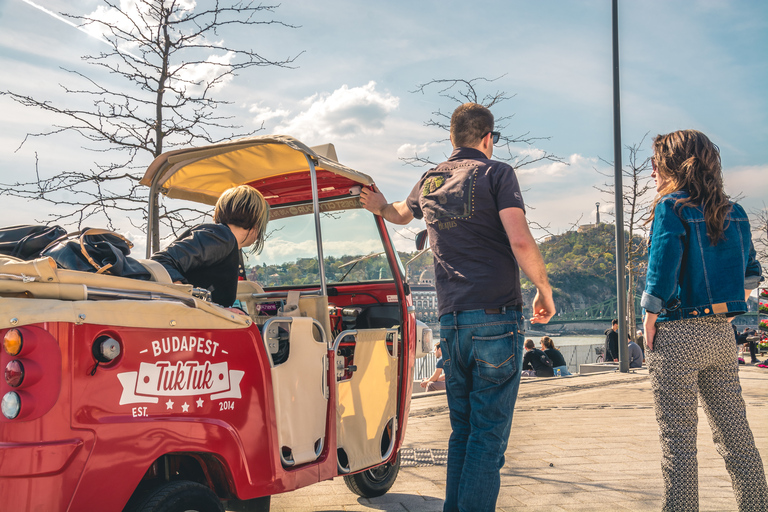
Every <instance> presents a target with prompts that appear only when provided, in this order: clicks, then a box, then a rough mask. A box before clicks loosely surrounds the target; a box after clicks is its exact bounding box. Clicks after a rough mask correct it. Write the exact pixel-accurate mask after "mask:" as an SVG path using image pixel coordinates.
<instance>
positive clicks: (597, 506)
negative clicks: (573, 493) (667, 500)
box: [559, 501, 658, 512]
mask: <svg viewBox="0 0 768 512" xmlns="http://www.w3.org/2000/svg"><path fill="white" fill-rule="evenodd" d="M559 507H560V509H562V510H566V511H568V512H593V511H598V510H601V511H602V510H611V511H613V510H616V511H621V512H624V511H628V510H635V509H634V508H632V505H631V504H628V503H614V502H612V501H608V502H600V501H596V502H593V503H573V502H566V503H560V504H559ZM649 510H650V509H649ZM657 510H658V509H657Z"/></svg>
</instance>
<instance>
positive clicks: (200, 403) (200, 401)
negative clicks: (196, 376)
mask: <svg viewBox="0 0 768 512" xmlns="http://www.w3.org/2000/svg"><path fill="white" fill-rule="evenodd" d="M197 406H198V407H202V406H203V399H202V398H198V399H197Z"/></svg>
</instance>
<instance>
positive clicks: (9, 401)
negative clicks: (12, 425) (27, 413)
mask: <svg viewBox="0 0 768 512" xmlns="http://www.w3.org/2000/svg"><path fill="white" fill-rule="evenodd" d="M0 408H2V411H3V416H5V417H6V418H8V419H9V420H12V419H14V418H15V417H16V416H18V415H19V411H21V398H19V394H18V393H16V392H15V391H9V392H8V393H6V394H5V396H3V402H2V405H1V406H0Z"/></svg>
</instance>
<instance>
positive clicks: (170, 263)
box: [152, 185, 269, 307]
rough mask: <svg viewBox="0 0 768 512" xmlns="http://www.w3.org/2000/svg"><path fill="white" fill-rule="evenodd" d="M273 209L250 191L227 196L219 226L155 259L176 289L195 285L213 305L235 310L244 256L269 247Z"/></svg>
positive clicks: (192, 234) (185, 237)
mask: <svg viewBox="0 0 768 512" xmlns="http://www.w3.org/2000/svg"><path fill="white" fill-rule="evenodd" d="M268 221H269V204H267V202H266V201H265V200H264V197H263V196H262V195H261V193H260V192H259V191H258V190H256V189H255V188H253V187H251V186H248V185H240V186H239V187H234V188H230V189H229V190H225V191H224V192H223V193H222V194H221V196H220V197H219V200H218V201H217V202H216V208H215V210H214V212H213V222H214V223H213V224H199V225H197V226H195V227H193V228H190V229H188V230H186V231H185V232H183V233H182V234H181V236H179V238H177V239H176V240H175V241H174V242H172V243H171V245H169V246H168V247H166V248H165V249H163V250H162V251H158V252H156V253H155V254H153V255H152V259H153V260H155V261H157V262H158V263H160V264H161V265H163V267H165V269H166V270H167V271H168V274H169V275H170V276H171V279H172V280H173V282H175V283H181V284H191V285H192V286H195V287H197V288H205V289H206V290H209V291H210V292H211V300H213V302H215V303H216V304H220V305H222V306H224V307H230V306H232V304H233V303H234V302H235V299H236V296H237V281H238V278H239V275H240V266H241V263H242V254H241V252H240V249H242V248H243V247H248V246H253V251H254V253H258V252H260V251H261V249H262V247H263V246H264V232H265V230H266V226H267V222H268Z"/></svg>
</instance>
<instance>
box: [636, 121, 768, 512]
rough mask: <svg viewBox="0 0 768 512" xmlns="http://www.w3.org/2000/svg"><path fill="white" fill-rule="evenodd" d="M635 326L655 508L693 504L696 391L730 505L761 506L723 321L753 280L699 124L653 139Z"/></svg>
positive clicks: (748, 254) (729, 333)
mask: <svg viewBox="0 0 768 512" xmlns="http://www.w3.org/2000/svg"><path fill="white" fill-rule="evenodd" d="M651 162H652V165H653V174H652V177H653V178H654V179H655V180H656V191H657V196H656V199H655V200H654V207H653V213H652V216H651V219H650V221H649V222H652V223H653V224H652V226H651V235H650V239H651V242H650V244H651V245H650V253H649V258H648V274H647V276H646V287H645V291H644V292H643V298H642V306H643V308H645V318H644V322H643V326H644V328H645V342H646V345H647V347H648V352H647V354H646V360H647V362H648V368H649V370H650V375H651V385H652V388H653V394H654V401H655V408H656V419H657V421H658V423H659V438H660V441H661V448H662V462H661V468H662V474H663V476H664V502H663V510H665V511H672V510H675V511H677V510H698V508H699V490H698V489H699V488H698V485H699V484H698V462H697V460H696V424H697V421H698V418H697V406H698V400H697V398H698V397H697V395H698V396H700V397H701V403H702V406H703V409H704V412H705V413H706V415H707V418H708V419H709V424H710V426H711V428H712V433H713V437H714V441H715V444H716V446H717V451H718V452H719V453H720V454H721V455H722V456H723V458H724V459H725V465H726V468H727V469H728V472H729V474H730V476H731V481H732V485H733V490H734V493H735V495H736V501H737V503H738V506H739V510H740V511H742V512H744V511H765V510H768V487H766V480H765V470H764V468H763V463H762V460H761V458H760V454H759V453H758V451H757V448H756V447H755V441H754V437H753V435H752V431H751V429H750V428H749V423H748V421H747V414H746V408H745V405H744V400H743V398H742V396H741V385H740V384H739V368H738V363H737V360H736V346H735V344H734V343H733V329H732V327H731V325H730V324H729V320H732V317H733V316H735V315H740V314H742V313H745V312H746V311H747V303H746V298H747V297H749V294H750V292H751V290H752V289H754V288H756V287H757V286H758V283H760V282H761V281H762V279H763V278H762V275H761V274H762V271H761V268H760V264H759V263H758V262H757V260H756V259H755V249H754V247H753V246H752V242H751V240H752V235H751V231H750V227H749V221H748V218H747V214H746V213H745V212H744V210H743V208H742V207H741V206H739V205H738V204H737V203H734V202H731V201H730V200H729V199H728V197H727V196H726V194H725V191H724V190H723V178H722V171H721V167H720V152H719V149H718V148H717V146H715V145H714V144H713V143H712V142H711V141H710V140H709V139H708V138H707V137H706V136H705V135H704V134H703V133H701V132H698V131H695V130H683V131H677V132H673V133H670V134H667V135H659V136H657V137H656V138H655V139H654V141H653V157H652V160H651Z"/></svg>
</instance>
